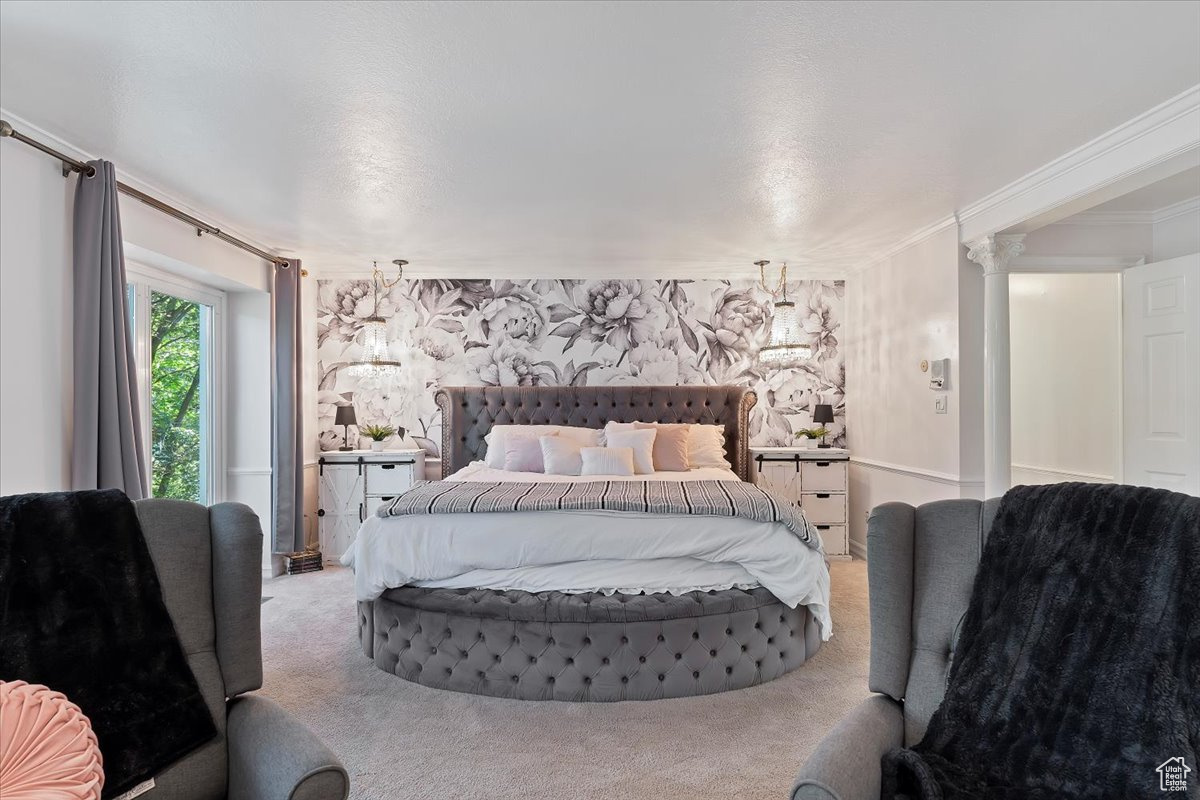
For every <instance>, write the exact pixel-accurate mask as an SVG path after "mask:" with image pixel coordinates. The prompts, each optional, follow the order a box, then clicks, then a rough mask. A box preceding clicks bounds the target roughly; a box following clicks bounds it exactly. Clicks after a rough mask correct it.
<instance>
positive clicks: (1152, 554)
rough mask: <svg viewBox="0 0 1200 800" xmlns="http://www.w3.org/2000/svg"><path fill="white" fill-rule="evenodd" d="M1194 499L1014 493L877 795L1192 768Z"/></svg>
mask: <svg viewBox="0 0 1200 800" xmlns="http://www.w3.org/2000/svg"><path fill="white" fill-rule="evenodd" d="M1198 751H1200V498H1196V497H1189V496H1186V495H1182V494H1176V493H1173V492H1167V491H1163V490H1159V489H1147V488H1141V487H1134V486H1100V485H1090V484H1055V485H1050V486H1019V487H1017V488H1015V489H1013V490H1011V491H1010V492H1008V493H1007V494H1006V495H1005V496H1004V498H1003V500H1002V501H1001V503H1000V508H999V510H998V512H997V514H996V521H995V524H994V525H993V526H992V530H991V533H990V534H989V536H988V540H987V544H986V546H985V547H984V550H983V557H982V559H981V560H980V565H979V572H978V574H977V576H976V578H975V586H974V589H973V592H972V596H971V603H970V605H969V607H968V609H967V613H966V617H965V618H964V620H963V623H962V632H961V634H960V638H959V643H958V647H957V649H956V652H955V658H954V662H953V664H952V666H951V669H950V676H949V680H948V683H947V686H946V695H945V698H944V699H943V700H942V704H941V705H940V706H939V707H938V709H937V711H936V712H935V713H934V715H933V718H932V719H931V720H930V722H929V727H928V729H927V730H926V733H925V737H924V738H923V739H922V740H921V741H920V742H919V743H918V744H917V745H916V746H915V747H913V748H912V749H906V750H893V751H892V752H890V753H888V754H887V755H885V756H884V759H883V791H882V796H883V798H885V800H899V799H900V798H906V799H910V800H916V799H918V798H919V799H920V800H943V799H944V800H960V798H961V799H963V800H965V798H972V799H973V800H974V799H975V798H981V799H986V800H1051V798H1053V800H1082V799H1084V798H1087V799H1088V800H1090V799H1091V798H1096V799H1097V800H1099V798H1121V800H1135V799H1136V798H1161V797H1164V796H1175V797H1188V798H1197V797H1200V788H1198V787H1200V772H1195V773H1193V774H1192V776H1191V778H1192V780H1191V781H1190V782H1189V788H1188V791H1187V792H1186V793H1185V794H1176V795H1164V794H1163V792H1162V791H1161V790H1160V786H1159V780H1160V779H1159V774H1158V772H1156V769H1157V768H1158V767H1159V766H1160V765H1162V764H1164V762H1167V761H1168V760H1170V759H1177V758H1179V757H1182V758H1183V760H1184V762H1185V763H1186V764H1187V765H1188V766H1189V767H1191V768H1192V769H1193V770H1200V764H1198V763H1197V754H1198Z"/></svg>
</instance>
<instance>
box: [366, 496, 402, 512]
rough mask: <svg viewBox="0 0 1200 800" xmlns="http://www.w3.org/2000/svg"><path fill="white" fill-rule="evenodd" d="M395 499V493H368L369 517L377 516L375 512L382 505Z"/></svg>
mask: <svg viewBox="0 0 1200 800" xmlns="http://www.w3.org/2000/svg"><path fill="white" fill-rule="evenodd" d="M395 499H396V495H394V494H385V495H368V496H367V516H368V517H373V516H375V512H376V511H378V510H379V507H380V506H384V505H387V504H388V503H390V502H392V501H393V500H395Z"/></svg>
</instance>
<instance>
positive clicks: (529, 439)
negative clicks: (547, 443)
mask: <svg viewBox="0 0 1200 800" xmlns="http://www.w3.org/2000/svg"><path fill="white" fill-rule="evenodd" d="M552 436H557V434H554V433H551V434H548V435H546V436H506V437H504V469H505V471H507V472H545V471H546V464H545V462H544V461H543V460H542V439H549V438H550V437H552Z"/></svg>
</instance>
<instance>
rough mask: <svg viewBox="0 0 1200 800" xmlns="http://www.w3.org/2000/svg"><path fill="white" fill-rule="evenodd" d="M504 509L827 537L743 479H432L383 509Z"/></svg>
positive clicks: (396, 512) (805, 538) (383, 512)
mask: <svg viewBox="0 0 1200 800" xmlns="http://www.w3.org/2000/svg"><path fill="white" fill-rule="evenodd" d="M504 511H622V512H628V513H639V514H669V515H679V514H697V515H701V516H708V517H741V518H743V519H748V520H751V521H752V522H776V523H779V524H780V525H783V526H784V527H786V528H787V529H788V530H789V531H791V532H792V533H794V534H795V535H796V537H797V538H799V539H800V540H801V541H802V542H804V543H805V544H806V545H808V546H809V547H811V548H813V549H814V550H820V549H821V544H820V542H821V539H820V537H819V536H817V532H816V531H815V530H814V529H813V528H812V526H811V525H809V524H808V520H807V519H805V518H804V513H803V512H802V511H801V510H800V509H799V508H797V507H796V506H794V505H792V504H791V503H789V502H787V501H786V500H777V499H776V498H774V497H773V496H771V495H770V494H769V493H767V492H765V491H763V490H762V489H760V488H758V487H757V486H755V485H754V484H751V483H743V482H741V481H579V482H574V483H549V482H547V483H488V482H474V481H461V482H460V481H429V482H422V483H418V484H416V485H414V486H413V487H412V488H411V489H409V490H408V491H406V492H404V493H403V494H401V495H400V496H399V497H397V498H396V499H395V500H393V501H391V502H390V503H387V504H385V505H383V506H381V507H380V508H379V511H378V512H377V513H378V514H379V516H381V517H404V516H411V515H415V514H480V513H482V514H492V513H497V512H504Z"/></svg>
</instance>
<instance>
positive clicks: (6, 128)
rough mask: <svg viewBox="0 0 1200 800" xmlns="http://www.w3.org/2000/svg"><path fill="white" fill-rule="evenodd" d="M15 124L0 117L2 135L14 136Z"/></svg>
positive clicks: (0, 133)
mask: <svg viewBox="0 0 1200 800" xmlns="http://www.w3.org/2000/svg"><path fill="white" fill-rule="evenodd" d="M12 135H13V126H12V125H11V124H9V121H8V120H6V119H0V136H12Z"/></svg>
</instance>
